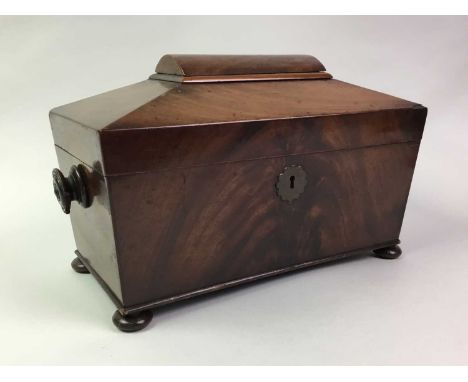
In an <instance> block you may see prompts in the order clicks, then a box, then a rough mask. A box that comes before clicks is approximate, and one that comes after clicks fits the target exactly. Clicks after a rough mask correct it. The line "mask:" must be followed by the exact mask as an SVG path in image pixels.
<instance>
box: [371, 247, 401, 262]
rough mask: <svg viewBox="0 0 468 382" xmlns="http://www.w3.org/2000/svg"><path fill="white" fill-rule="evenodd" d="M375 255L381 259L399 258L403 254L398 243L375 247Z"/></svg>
mask: <svg viewBox="0 0 468 382" xmlns="http://www.w3.org/2000/svg"><path fill="white" fill-rule="evenodd" d="M374 255H375V257H380V258H381V259H389V260H393V259H398V258H399V257H400V255H401V248H400V247H399V246H398V245H392V246H390V247H385V248H379V249H375V250H374Z"/></svg>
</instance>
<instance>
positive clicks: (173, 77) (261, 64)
mask: <svg viewBox="0 0 468 382" xmlns="http://www.w3.org/2000/svg"><path fill="white" fill-rule="evenodd" d="M324 71H325V67H324V66H323V64H322V63H321V62H320V61H319V60H317V59H316V58H315V57H313V56H309V55H203V54H200V55H188V54H187V55H186V54H167V55H165V56H163V57H162V58H161V59H160V60H159V63H158V65H157V66H156V74H154V75H152V76H151V77H150V78H151V79H157V80H163V81H173V82H231V81H249V80H250V81H265V80H278V79H324V78H331V75H330V74H329V73H325V72H324ZM205 80H206V81H205Z"/></svg>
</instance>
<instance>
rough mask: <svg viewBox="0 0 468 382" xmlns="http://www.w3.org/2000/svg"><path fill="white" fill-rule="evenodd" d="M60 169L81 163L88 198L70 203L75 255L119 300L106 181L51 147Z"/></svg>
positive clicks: (69, 156)
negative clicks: (84, 203)
mask: <svg viewBox="0 0 468 382" xmlns="http://www.w3.org/2000/svg"><path fill="white" fill-rule="evenodd" d="M55 149H56V150H55V151H56V153H57V158H58V163H59V167H60V170H61V171H62V172H63V173H67V174H68V172H69V171H70V168H71V167H72V166H78V165H80V164H81V165H82V166H84V169H85V178H86V180H85V182H86V185H87V189H88V192H89V197H90V206H89V207H88V208H83V207H82V206H80V205H79V204H78V203H76V202H73V203H72V204H71V209H70V219H71V223H72V228H73V235H74V236H75V242H76V248H77V251H75V254H76V255H77V256H78V257H79V258H80V260H81V261H82V262H83V263H84V264H85V266H86V268H87V269H88V270H90V271H91V267H92V268H93V269H94V270H95V272H96V273H98V274H99V275H100V278H101V279H102V280H103V282H105V284H106V285H107V286H108V288H109V289H110V290H112V292H113V293H114V294H115V295H116V296H117V298H118V300H119V301H122V291H121V286H120V277H119V268H118V264H117V250H116V243H115V235H114V229H113V225H112V216H111V206H110V201H109V193H108V187H107V180H106V178H104V177H103V176H102V175H101V174H100V173H99V172H97V171H95V170H94V169H93V168H91V167H88V166H86V165H85V164H84V163H82V162H80V160H78V159H77V158H75V157H73V156H72V155H70V154H69V153H67V152H66V151H64V150H62V149H61V148H59V147H56V148H55Z"/></svg>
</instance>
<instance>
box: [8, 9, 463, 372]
mask: <svg viewBox="0 0 468 382" xmlns="http://www.w3.org/2000/svg"><path fill="white" fill-rule="evenodd" d="M467 46H468V18H466V17H465V18H462V17H420V18H418V17H145V18H141V17H140V18H138V17H54V18H50V17H48V18H46V17H0V54H1V55H0V129H1V135H0V160H1V162H0V166H1V168H0V170H1V172H0V174H1V181H0V182H1V183H0V198H1V199H0V200H1V201H2V207H1V210H0V217H1V220H0V256H1V258H0V259H1V265H2V270H1V271H0V302H1V308H2V315H1V319H0V320H1V321H0V341H1V346H0V363H3V364H44V363H45V364H114V365H115V364H264V365H273V364H331V365H341V364H360V365H373V364H467V363H468V327H467V322H468V304H467V301H468V278H467V275H468V200H467V195H468V179H467V178H468V173H467V163H468V154H467V151H468V130H467V127H466V121H467V117H468V115H467V105H468V95H467V89H468V76H467V73H466V68H467V65H468V49H467ZM165 53H227V54H236V53H237V54H281V53H285V54H286V53H299V54H313V55H315V56H317V57H318V58H319V59H320V60H321V61H322V62H323V63H324V64H325V66H326V67H327V70H328V71H330V72H331V73H332V74H333V75H334V76H335V78H338V79H342V80H345V81H349V82H353V83H356V84H358V85H362V86H365V87H369V88H372V89H375V90H380V91H383V92H386V93H389V94H392V95H396V96H399V97H402V98H406V99H409V100H411V101H415V102H419V103H422V104H424V105H425V106H427V107H428V108H429V115H428V120H427V124H426V130H425V133H424V138H423V141H422V144H421V149H420V155H419V159H418V163H417V166H416V172H415V176H414V179H413V185H412V189H411V193H410V198H409V201H408V207H407V212H406V216H405V220H404V224H403V229H402V234H401V240H402V248H403V251H404V254H403V256H402V257H401V258H400V259H399V260H396V261H384V260H378V259H374V258H371V257H363V258H358V259H355V260H351V261H346V262H341V263H337V264H333V265H327V266H322V267H319V268H316V269H312V270H310V271H304V272H300V273H295V274H292V275H288V276H284V277H280V278H275V279H271V280H269V281H265V282H261V283H259V284H255V285H252V286H249V287H244V288H241V289H235V290H231V291H229V292H226V293H223V294H218V295H215V296H211V297H207V298H204V299H200V300H197V301H195V302H192V303H186V304H181V305H177V306H173V307H171V308H166V309H164V310H162V311H156V312H155V317H154V320H153V322H152V323H151V325H150V326H149V327H148V329H146V330H145V331H142V332H139V333H134V334H130V335H128V334H124V333H121V332H119V331H117V329H115V328H114V326H113V325H112V323H111V320H110V318H111V315H112V313H113V311H114V307H113V305H112V303H111V302H110V300H109V299H108V297H107V296H106V295H105V293H104V292H103V291H102V290H101V289H100V287H99V286H98V284H97V283H96V282H95V280H94V279H93V278H92V277H91V276H89V275H79V274H76V273H74V272H73V271H72V270H71V268H70V266H69V262H70V261H71V260H72V259H73V250H74V249H75V247H74V240H73V234H72V231H71V225H70V222H69V218H68V217H67V216H65V215H63V213H62V212H61V210H60V208H59V206H58V204H57V202H56V200H55V197H54V195H53V191H52V185H51V174H50V173H51V170H52V168H53V167H56V165H57V162H56V158H55V151H54V148H53V140H52V135H51V132H50V126H49V121H48V111H49V110H50V109H51V108H52V107H55V106H58V105H61V104H65V103H68V102H71V101H74V100H77V99H80V98H83V97H87V96H90V95H93V94H97V93H100V92H103V91H107V90H110V89H113V88H116V87H120V86H124V85H127V84H130V83H133V82H137V81H140V80H143V79H145V78H147V76H148V75H149V74H151V73H152V72H153V71H154V67H155V65H156V63H157V61H158V59H159V58H160V57H161V56H162V55H163V54H165Z"/></svg>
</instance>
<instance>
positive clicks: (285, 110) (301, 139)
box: [50, 55, 426, 176]
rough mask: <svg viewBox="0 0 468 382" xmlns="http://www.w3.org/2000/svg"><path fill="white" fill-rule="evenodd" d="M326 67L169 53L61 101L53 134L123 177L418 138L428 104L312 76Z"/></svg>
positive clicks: (287, 59) (91, 162)
mask: <svg viewBox="0 0 468 382" xmlns="http://www.w3.org/2000/svg"><path fill="white" fill-rule="evenodd" d="M324 69H325V68H324V67H323V65H322V64H321V63H320V62H319V61H318V60H317V59H315V58H314V57H312V56H184V55H174V56H165V57H163V58H162V59H161V61H160V63H159V64H158V67H157V70H158V71H159V72H161V74H157V76H169V77H167V78H164V80H163V78H155V79H153V80H145V81H142V82H139V83H136V84H133V85H129V86H126V87H123V88H120V89H116V90H113V91H110V92H107V93H103V94H100V95H96V96H93V97H90V98H86V99H83V100H80V101H77V102H74V103H71V104H68V105H64V106H61V107H58V108H55V109H53V110H52V111H51V113H50V120H51V123H52V130H53V134H54V141H55V144H56V145H57V146H58V147H60V148H61V149H63V150H65V151H66V152H68V153H69V154H71V155H73V156H74V157H75V158H78V159H79V160H80V161H81V162H82V163H84V164H86V165H88V166H89V167H92V168H93V169H94V171H96V172H98V173H101V174H102V175H104V176H120V175H127V174H135V173H144V172H150V171H164V170H168V169H173V168H183V167H192V166H205V165H213V164H225V163H231V162H238V161H245V160H256V159H265V158H277V157H282V156H284V157H286V156H293V155H304V154H310V153H315V152H322V151H331V150H345V149H355V148H358V147H369V146H374V145H382V144H391V143H400V142H413V141H414V142H417V141H419V140H420V138H421V134H422V128H423V126H424V119H425V116H426V109H425V108H424V107H422V106H421V105H418V104H415V103H412V102H409V101H405V100H402V99H399V98H396V97H392V96H389V95H386V94H383V93H379V92H375V91H372V90H369V89H364V88H362V87H359V86H355V85H351V84H348V83H345V82H342V81H338V80H335V79H325V80H312V81H311V80H310V79H311V78H312V79H313V78H319V77H313V76H328V77H323V78H330V77H331V76H330V75H329V74H328V73H326V72H323V70H324ZM162 72H164V73H162ZM288 76H289V77H288ZM294 76H296V77H294ZM168 79H169V80H168ZM278 80H283V81H278ZM292 80H294V81H292ZM190 82H201V83H199V84H193V83H190Z"/></svg>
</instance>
